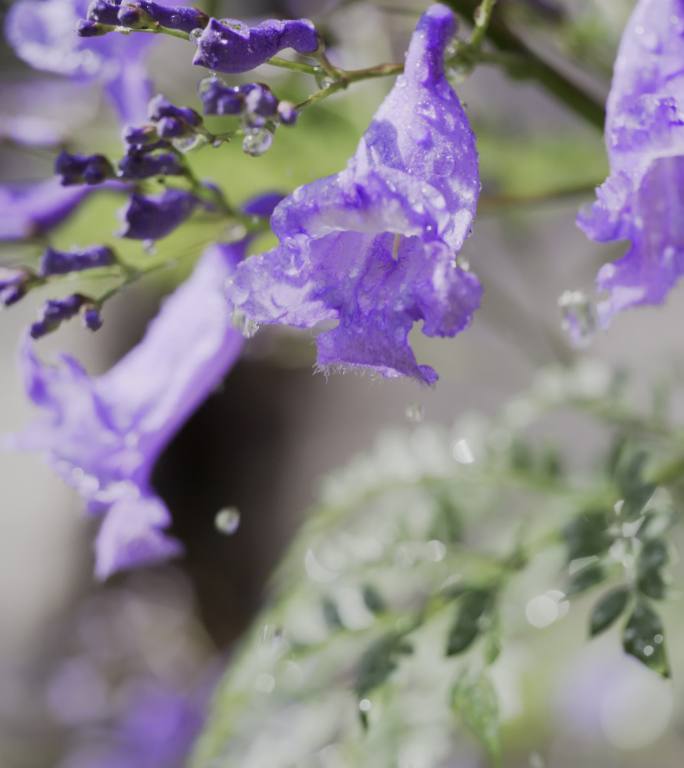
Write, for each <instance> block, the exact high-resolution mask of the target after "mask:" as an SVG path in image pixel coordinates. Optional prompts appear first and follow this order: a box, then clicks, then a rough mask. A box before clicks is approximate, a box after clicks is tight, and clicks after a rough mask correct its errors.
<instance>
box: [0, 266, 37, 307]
mask: <svg viewBox="0 0 684 768" xmlns="http://www.w3.org/2000/svg"><path fill="white" fill-rule="evenodd" d="M29 279H30V277H29V275H28V274H27V273H26V272H25V271H24V270H22V269H7V268H4V267H0V304H4V305H5V306H6V307H10V306H11V305H12V304H16V303H17V302H18V301H19V300H20V299H22V298H23V297H24V296H25V295H26V288H27V285H28V282H29Z"/></svg>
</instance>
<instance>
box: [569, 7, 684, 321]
mask: <svg viewBox="0 0 684 768" xmlns="http://www.w3.org/2000/svg"><path fill="white" fill-rule="evenodd" d="M683 35H684V6H683V5H682V3H681V2H679V0H640V1H639V2H638V3H637V6H636V8H635V10H634V12H633V14H632V16H631V18H630V20H629V22H628V24H627V27H626V29H625V32H624V34H623V37H622V42H621V44H620V50H619V52H618V56H617V59H616V62H615V70H614V75H613V83H612V86H611V92H610V96H609V98H608V110H607V119H606V144H607V148H608V156H609V160H610V168H611V175H610V177H609V178H608V180H607V181H606V182H605V183H604V184H603V185H602V186H601V187H600V188H599V190H598V191H597V201H596V202H595V203H594V204H593V206H591V207H590V208H588V209H585V210H583V211H581V212H580V215H579V217H578V224H579V226H580V227H581V229H582V230H583V231H584V232H585V233H586V234H587V235H588V236H589V237H590V238H592V239H594V240H597V241H599V242H609V241H613V240H628V241H629V242H630V246H629V249H628V252H627V254H626V255H625V256H624V257H623V258H622V259H620V260H619V261H617V262H616V263H615V264H606V265H604V267H603V268H602V269H601V271H600V272H599V275H598V278H597V285H598V288H599V289H600V290H602V291H606V292H607V294H608V296H607V298H606V300H605V301H603V302H602V303H601V304H600V305H599V314H600V319H601V321H602V323H603V324H604V325H606V324H607V323H608V322H609V321H610V318H611V317H612V316H613V315H614V314H615V313H616V312H619V311H621V310H622V309H625V308H627V307H632V306H637V305H641V304H660V303H662V302H663V301H664V300H665V297H666V296H667V294H668V292H669V290H670V288H671V287H672V286H673V285H674V284H675V282H676V281H677V280H678V279H679V277H680V276H681V275H682V272H683V271H684V260H683V259H682V257H681V255H680V254H681V253H682V251H683V250H684V227H682V226H681V224H680V222H681V221H682V213H684V206H683V203H684V200H683V199H682V192H681V189H682V182H683V180H684V174H683V169H684V167H683V165H682V157H683V156H684V112H683V110H684V36H683Z"/></svg>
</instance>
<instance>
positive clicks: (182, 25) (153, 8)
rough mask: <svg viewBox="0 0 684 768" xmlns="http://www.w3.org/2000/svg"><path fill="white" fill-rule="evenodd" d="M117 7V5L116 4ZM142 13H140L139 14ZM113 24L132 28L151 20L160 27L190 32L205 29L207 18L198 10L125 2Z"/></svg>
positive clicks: (145, 1) (137, 0)
mask: <svg viewBox="0 0 684 768" xmlns="http://www.w3.org/2000/svg"><path fill="white" fill-rule="evenodd" d="M117 5H118V3H117ZM141 11H142V13H141ZM117 19H118V21H115V22H114V23H115V24H117V23H118V24H122V25H124V26H131V27H134V26H136V25H138V24H143V25H144V24H145V23H146V22H147V20H148V19H149V20H152V21H153V22H156V23H157V24H160V25H161V26H162V27H167V28H168V29H178V30H180V31H182V32H192V30H193V29H201V28H202V27H205V26H206V25H207V23H208V21H209V17H208V16H207V14H206V13H204V12H203V11H200V10H199V8H182V7H171V8H169V7H166V6H164V5H160V4H159V3H154V2H150V0H125V2H124V3H123V4H122V5H121V9H120V10H119V11H118V13H117Z"/></svg>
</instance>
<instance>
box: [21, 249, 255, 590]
mask: <svg viewBox="0 0 684 768" xmlns="http://www.w3.org/2000/svg"><path fill="white" fill-rule="evenodd" d="M244 251H245V243H244V242H242V243H238V244H233V245H227V246H214V247H212V248H210V249H209V250H208V251H207V252H206V253H205V254H204V255H203V256H202V258H201V259H200V261H199V262H198V264H197V266H196V268H195V271H194V272H193V274H192V276H191V277H190V278H189V279H188V280H187V282H185V283H184V284H183V285H182V286H181V287H179V288H178V289H177V290H176V292H175V293H174V294H173V295H172V296H171V297H170V298H168V299H167V300H166V301H165V302H164V304H163V306H162V309H161V311H160V313H159V315H158V317H157V318H156V319H155V320H154V321H153V322H152V323H151V325H150V326H149V328H148V330H147V333H146V334H145V337H144V338H143V340H142V341H141V342H140V343H139V344H138V346H137V347H135V348H134V349H133V350H132V351H131V352H129V353H128V354H127V355H126V356H125V357H124V358H123V359H122V360H121V361H119V362H118V363H117V364H116V365H115V366H114V367H113V368H111V369H110V370H109V371H108V372H107V373H105V374H104V375H102V376H98V377H94V378H93V377H90V376H88V374H87V373H86V372H85V370H84V369H83V368H82V367H81V365H80V364H79V363H78V362H77V361H76V360H74V359H73V358H72V357H68V356H63V357H62V358H61V359H60V360H59V362H58V363H57V364H56V365H47V364H45V363H43V362H42V361H41V360H40V359H39V358H38V356H37V355H36V353H35V350H34V347H33V344H32V343H31V342H29V341H28V340H27V341H26V342H25V344H24V346H23V350H22V363H23V370H24V377H25V382H26V390H27V393H28V395H29V397H30V398H31V400H32V401H33V402H34V403H35V405H37V406H38V407H39V408H41V409H42V411H43V414H42V418H41V419H40V420H38V421H36V422H35V423H34V424H33V425H32V426H31V427H30V428H29V429H27V430H26V431H25V432H24V433H23V434H22V435H20V436H18V437H16V438H15V441H16V444H17V446H18V447H20V448H23V449H26V450H35V451H40V452H41V453H43V454H45V455H46V457H47V458H48V460H49V461H50V463H51V464H52V465H53V466H54V467H55V469H56V470H57V471H58V472H59V473H60V475H61V476H62V477H63V478H64V479H65V480H66V481H67V482H68V483H70V484H71V485H72V486H74V487H75V488H76V489H77V490H78V491H79V493H80V494H81V495H82V496H83V498H84V499H85V500H86V502H87V506H88V509H89V511H90V512H92V513H93V514H97V515H101V516H102V518H103V519H102V524H101V527H100V531H99V534H98V537H97V541H96V547H95V548H96V568H95V570H96V574H97V576H98V577H99V578H106V577H107V576H109V575H110V574H111V573H114V572H115V571H118V570H121V569H126V568H132V567H135V566H138V565H141V564H143V563H149V562H154V561H158V560H162V559H164V558H167V557H171V556H173V555H176V554H177V553H178V552H179V551H180V545H179V543H178V542H177V541H176V540H174V539H173V538H171V537H170V536H169V535H168V533H167V532H166V529H167V528H168V527H169V525H170V523H171V518H170V515H169V511H168V509H167V507H166V505H165V504H164V502H163V501H162V500H161V499H160V498H159V497H158V496H157V494H156V493H155V492H154V490H153V489H152V487H151V486H150V474H151V472H152V468H153V466H154V464H155V462H156V460H157V458H158V457H159V455H160V453H161V452H162V451H163V450H164V447H165V446H166V445H167V443H168V442H169V441H170V440H171V438H172V437H173V435H174V434H175V433H176V432H177V431H178V429H179V428H180V426H181V425H182V424H183V423H184V421H185V420H186V419H187V418H188V416H189V415H190V414H191V413H192V412H193V411H194V410H195V409H196V408H197V407H198V405H199V404H200V403H201V402H202V401H203V400H204V399H205V398H206V397H207V395H208V394H209V393H210V392H211V391H212V390H213V389H214V388H215V387H216V386H217V385H218V384H219V383H220V381H221V380H222V378H223V377H224V376H225V374H226V372H227V371H228V369H229V368H230V367H231V366H232V365H233V364H234V362H235V361H236V359H237V357H238V355H239V354H240V350H241V348H242V343H243V339H242V336H241V335H240V333H239V332H238V331H237V330H236V329H235V328H234V327H233V324H232V316H231V312H230V310H229V307H228V304H227V302H226V299H225V289H224V284H225V281H226V279H227V278H228V277H229V275H230V274H231V273H232V272H233V270H234V269H235V265H236V263H237V262H238V261H239V260H240V259H241V258H242V257H243V255H244Z"/></svg>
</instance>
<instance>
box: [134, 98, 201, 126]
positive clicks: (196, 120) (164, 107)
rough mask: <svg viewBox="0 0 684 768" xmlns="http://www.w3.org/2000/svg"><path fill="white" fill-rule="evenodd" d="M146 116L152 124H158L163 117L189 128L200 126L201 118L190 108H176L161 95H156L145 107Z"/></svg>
mask: <svg viewBox="0 0 684 768" xmlns="http://www.w3.org/2000/svg"><path fill="white" fill-rule="evenodd" d="M147 116H148V117H149V119H150V120H152V122H155V123H156V122H159V121H160V120H161V119H162V118H164V117H171V118H174V119H175V120H179V121H181V122H183V123H187V124H188V125H189V126H192V127H196V126H198V125H201V124H202V118H201V117H200V116H199V115H198V114H197V112H195V110H194V109H191V108H190V107H177V106H176V105H175V104H172V103H171V102H170V101H169V100H168V99H166V98H164V96H162V95H161V94H157V95H156V96H155V97H154V98H153V99H151V100H150V103H149V105H148V107H147Z"/></svg>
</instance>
